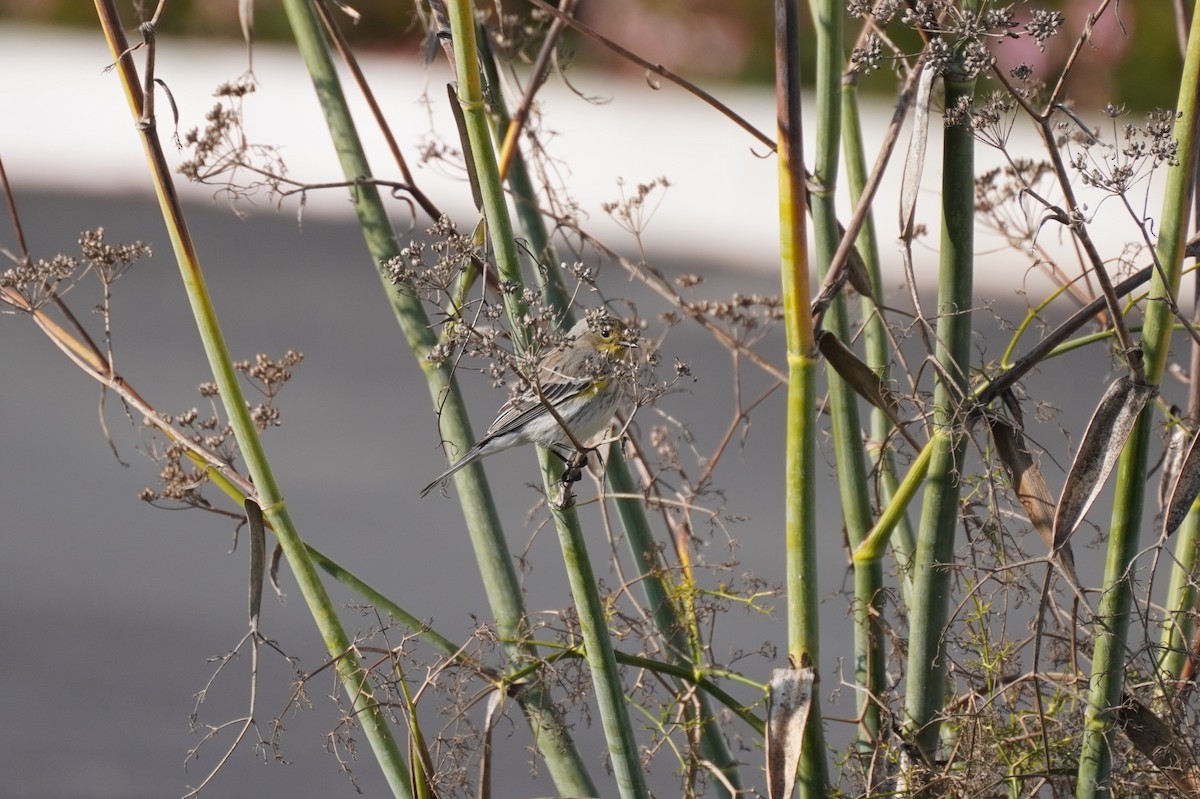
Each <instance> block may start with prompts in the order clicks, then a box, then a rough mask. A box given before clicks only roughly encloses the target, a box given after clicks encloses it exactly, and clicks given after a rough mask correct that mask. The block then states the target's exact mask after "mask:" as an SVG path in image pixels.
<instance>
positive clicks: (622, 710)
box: [538, 448, 650, 799]
mask: <svg viewBox="0 0 1200 799" xmlns="http://www.w3.org/2000/svg"><path fill="white" fill-rule="evenodd" d="M538 457H539V459H540V461H541V465H542V478H543V480H544V481H545V484H546V487H547V490H552V489H553V488H554V487H555V485H556V484H557V483H558V481H559V477H560V475H561V473H562V462H561V461H560V460H558V458H556V457H555V456H554V455H553V454H552V453H551V452H549V451H548V450H545V449H542V448H539V449H538ZM551 515H552V516H553V517H554V526H555V529H556V530H557V531H558V541H559V545H560V546H561V547H562V553H563V564H564V566H565V567H566V570H567V579H568V581H569V582H570V584H571V597H572V599H574V600H575V610H576V612H577V613H578V614H579V630H580V634H581V635H582V636H583V646H584V652H585V653H586V656H587V662H588V668H589V670H590V671H591V674H592V687H593V689H594V690H595V692H596V705H597V707H598V708H599V710H600V723H601V726H602V727H603V728H604V738H605V741H606V742H607V743H608V754H609V757H610V758H611V760H612V769H613V776H614V777H615V778H616V781H617V791H618V792H619V794H620V795H621V797H622V799H648V797H649V795H650V794H649V792H648V791H647V790H646V778H645V774H644V773H643V770H642V764H641V758H640V757H639V756H638V746H637V739H636V738H635V737H634V734H633V724H632V723H631V722H630V720H629V709H628V707H627V706H626V703H625V692H624V689H623V688H622V687H621V673H620V671H618V669H617V660H616V656H615V655H614V653H613V646H612V639H611V638H610V637H609V634H608V617H607V616H606V615H605V613H604V603H603V602H602V601H601V599H600V591H599V589H598V587H597V585H596V575H595V572H594V571H593V569H592V563H591V559H590V558H589V557H588V553H587V544H586V542H585V541H584V538H583V530H582V528H580V526H579V514H577V513H576V512H575V511H574V509H570V508H568V509H564V510H556V509H553V508H552V509H551Z"/></svg>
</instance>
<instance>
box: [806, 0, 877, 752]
mask: <svg viewBox="0 0 1200 799" xmlns="http://www.w3.org/2000/svg"><path fill="white" fill-rule="evenodd" d="M843 5H844V4H843V3H842V2H841V0H810V2H809V7H810V9H811V12H812V16H813V19H814V21H815V23H816V31H817V63H816V72H817V74H816V108H815V110H816V129H817V136H816V146H815V147H814V148H813V152H814V155H813V179H812V187H811V188H810V189H809V194H808V201H809V205H810V206H811V208H812V216H813V236H814V239H815V248H814V249H815V254H816V262H817V274H818V277H819V278H820V279H821V280H822V281H824V279H825V275H826V273H827V271H828V267H829V264H830V261H831V260H832V258H833V256H834V253H836V252H837V249H838V245H839V244H840V243H841V235H840V232H839V228H840V225H839V224H838V219H837V207H836V204H835V200H836V197H835V189H836V186H837V176H838V152H839V149H840V147H841V144H842V142H841V123H842V109H841V101H842V90H841V83H842V72H843V70H844V69H845V58H844V55H843V46H842V13H843V12H842V7H843ZM824 322H825V327H826V328H827V329H828V330H829V331H830V332H832V333H833V334H834V335H835V336H837V337H838V338H839V339H841V340H842V341H849V340H850V319H849V313H848V312H847V307H846V297H845V295H844V294H839V295H838V296H837V297H835V298H834V299H833V301H832V302H831V303H830V305H829V310H828V312H827V313H826V315H825V317H824ZM825 375H826V380H827V382H828V386H829V389H828V390H829V411H830V417H831V420H832V427H833V447H834V451H835V454H836V458H835V459H836V462H837V477H838V479H837V483H838V493H839V496H840V499H841V506H842V520H843V524H844V526H845V529H846V536H847V538H848V539H849V541H850V546H851V547H852V548H857V547H858V546H859V544H861V543H862V542H863V540H864V539H865V538H866V536H867V533H868V532H869V531H870V530H871V524H872V520H871V501H870V497H869V496H868V494H867V468H866V462H865V459H864V453H863V435H862V424H861V422H860V418H859V412H858V395H857V394H856V393H855V392H854V390H853V389H852V388H851V387H850V386H849V385H847V383H846V381H845V380H843V379H842V378H841V377H840V376H839V375H838V373H837V372H836V371H835V370H834V368H833V367H832V366H830V365H829V364H828V363H826V369H825ZM882 607H883V564H882V562H881V561H878V560H872V561H861V562H856V563H855V564H854V603H853V606H852V613H853V619H854V683H855V686H856V688H857V696H858V717H859V720H860V721H859V730H858V740H859V747H860V749H861V750H863V751H869V750H870V748H871V747H872V746H873V744H874V742H876V741H877V740H878V738H879V731H880V706H879V703H878V702H877V701H875V697H878V696H880V695H881V694H882V693H883V690H884V687H885V680H886V672H885V668H884V665H885V664H884V640H885V638H884V630H883V627H882Z"/></svg>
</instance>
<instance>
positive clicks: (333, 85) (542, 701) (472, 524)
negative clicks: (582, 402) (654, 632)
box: [284, 0, 597, 796]
mask: <svg viewBox="0 0 1200 799" xmlns="http://www.w3.org/2000/svg"><path fill="white" fill-rule="evenodd" d="M284 8H285V11H286V12H287V15H288V21H289V23H290V24H291V26H292V31H293V34H294V35H295V37H296V44H297V47H298V49H299V50H300V53H301V55H302V57H303V58H304V62H305V66H306V67H307V68H308V71H309V74H310V75H311V77H312V81H313V87H314V88H315V89H316V93H317V98H318V100H319V101H320V103H321V108H322V110H323V112H324V114H325V119H326V124H327V126H328V127H329V131H330V136H331V138H332V139H333V141H334V145H335V147H336V149H337V153H338V158H339V160H340V162H341V165H342V171H343V174H344V175H345V177H346V180H347V181H350V182H354V183H356V184H357V185H355V186H354V189H353V191H351V193H350V196H351V200H352V201H353V203H354V209H355V212H356V214H357V215H358V220H359V225H360V227H361V228H362V231H363V237H364V239H365V240H366V244H367V248H368V250H369V251H370V253H371V257H372V258H373V259H374V262H375V263H376V264H380V263H384V262H386V261H388V260H390V259H391V258H394V257H395V256H397V255H398V254H399V248H398V246H397V245H396V242H395V239H394V237H393V234H392V226H391V223H390V221H389V220H388V217H387V212H386V210H385V209H384V207H383V203H382V201H381V199H380V197H379V192H378V191H377V190H376V189H375V187H374V186H372V185H369V184H366V183H361V182H360V181H361V179H362V178H367V177H370V176H371V170H370V166H369V164H368V163H367V160H366V155H365V153H364V152H363V148H362V143H361V140H360V139H359V136H358V132H357V130H356V128H355V125H354V121H353V119H352V118H351V116H350V112H349V107H348V106H347V104H346V98H345V95H344V93H343V92H342V88H341V83H340V81H339V79H338V74H337V70H336V69H335V68H334V65H333V60H332V58H331V56H330V53H329V47H328V44H327V42H326V41H325V38H324V36H323V35H322V33H321V29H320V25H319V24H318V21H317V18H316V16H315V15H314V13H313V11H312V8H311V6H310V5H309V0H284ZM379 274H380V279H381V282H382V285H383V288H384V293H385V296H386V297H387V298H388V301H389V303H390V305H391V307H392V312H393V314H394V315H395V316H396V319H397V321H398V322H399V324H400V327H401V330H402V331H403V332H404V335H405V338H406V340H407V342H408V345H409V347H410V349H411V350H412V353H413V356H414V357H415V358H416V360H417V363H418V364H419V365H420V366H421V369H422V371H423V372H424V374H425V379H426V383H427V386H428V390H429V394H430V398H431V399H432V401H433V403H434V405H435V407H437V408H438V409H439V417H438V422H439V428H440V432H441V436H442V438H443V439H445V440H446V441H447V442H448V444H449V445H450V446H452V447H454V448H455V450H456V451H457V452H465V451H466V450H467V448H468V447H470V446H471V443H472V442H473V441H474V435H473V433H472V432H471V424H470V421H469V418H468V416H467V410H466V404H465V402H464V401H463V397H462V394H461V392H460V391H459V389H458V383H457V381H456V380H454V378H453V374H452V372H451V371H450V370H449V368H447V367H443V366H438V365H436V364H433V363H431V362H430V361H428V360H426V359H425V354H426V353H427V352H428V351H429V349H430V348H431V347H432V346H433V345H434V344H435V343H436V337H435V335H434V333H433V331H432V326H431V325H430V323H429V319H428V317H427V316H426V315H425V312H424V309H423V308H422V307H421V303H420V300H419V299H418V298H417V295H416V293H415V292H414V291H412V290H411V288H410V287H407V286H405V287H400V288H399V290H397V288H396V287H394V286H392V285H391V284H390V282H389V281H388V280H387V278H386V277H384V274H383V272H382V271H380V273H379ZM455 487H456V489H457V493H458V495H459V501H460V503H461V505H462V509H463V518H464V521H465V522H466V527H467V531H468V534H469V535H470V538H471V545H472V547H473V549H474V554H475V561H476V563H477V564H478V567H479V570H480V576H481V578H482V581H483V586H484V590H485V592H486V593H487V597H488V602H489V604H490V607H491V610H492V614H493V615H494V616H495V619H496V626H497V631H498V633H499V635H500V637H501V638H502V639H503V640H505V641H510V642H516V641H521V640H522V639H523V638H524V636H525V634H526V633H527V631H528V625H527V624H526V621H525V611H524V607H523V604H522V600H521V590H520V584H519V582H518V580H517V575H516V570H515V569H514V567H513V559H512V555H511V554H510V552H509V549H508V544H507V543H506V541H505V539H504V533H503V530H502V529H501V527H500V520H499V516H498V514H497V512H496V507H495V502H494V501H493V500H492V495H491V490H490V488H489V487H488V483H487V477H486V475H485V473H484V471H483V468H482V467H481V466H480V465H479V464H478V463H476V464H472V465H471V466H469V467H467V468H466V469H463V470H462V471H461V472H459V474H458V475H456V477H455ZM506 652H507V654H508V656H509V658H510V659H511V660H512V661H513V662H514V663H521V662H524V661H525V660H527V659H530V658H536V653H535V652H533V651H532V649H530V648H529V647H525V646H522V645H519V644H510V645H508V646H507V647H506ZM519 702H520V703H521V707H522V709H523V710H524V712H525V714H526V718H527V719H528V721H529V723H530V727H531V729H532V731H533V736H534V739H535V741H536V743H537V746H538V749H539V751H540V752H541V753H542V756H543V757H544V758H545V760H546V767H547V770H548V771H549V772H550V775H551V778H552V779H553V780H554V784H555V786H557V788H558V790H559V791H560V792H561V793H563V794H567V795H574V796H595V795H597V792H596V788H595V785H594V784H593V782H592V780H591V777H590V776H588V774H587V769H586V768H585V767H584V765H583V760H582V758H581V757H580V756H579V752H578V750H577V749H576V747H575V744H574V742H573V741H572V740H571V736H570V733H569V731H568V730H567V728H566V726H565V725H564V724H563V721H562V719H561V718H560V717H559V715H558V713H557V710H556V708H555V707H554V704H553V701H552V699H551V697H550V695H549V694H548V692H547V691H546V690H545V687H544V686H543V685H542V684H541V683H540V682H533V683H530V684H529V686H528V687H527V688H526V690H524V691H522V692H521V694H520V696H519Z"/></svg>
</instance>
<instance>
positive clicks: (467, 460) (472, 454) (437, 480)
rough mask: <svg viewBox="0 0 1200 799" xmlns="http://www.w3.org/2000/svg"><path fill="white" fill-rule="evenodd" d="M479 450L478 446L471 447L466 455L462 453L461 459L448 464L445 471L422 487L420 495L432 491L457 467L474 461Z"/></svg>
mask: <svg viewBox="0 0 1200 799" xmlns="http://www.w3.org/2000/svg"><path fill="white" fill-rule="evenodd" d="M479 451H480V448H479V447H478V446H474V447H471V449H470V450H469V451H468V452H467V454H466V455H464V456H463V457H462V459H461V460H457V461H455V462H454V463H452V464H450V468H449V469H447V470H446V471H444V472H442V473H441V474H439V475H438V476H437V477H435V478H434V480H433V482H432V483H430V484H429V485H427V486H425V487H424V488H422V489H421V496H425V495H426V494H428V493H429V492H430V491H432V490H433V489H434V487H435V486H436V485H437V484H438V483H440V482H442V481H443V480H445V479H446V478H448V477H452V476H453V475H454V473H455V472H457V471H458V470H459V469H462V468H463V467H465V466H467V465H468V464H469V463H471V462H472V461H474V460H475V459H476V458H478V457H479Z"/></svg>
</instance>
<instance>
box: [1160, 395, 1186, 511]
mask: <svg viewBox="0 0 1200 799" xmlns="http://www.w3.org/2000/svg"><path fill="white" fill-rule="evenodd" d="M1178 412H1179V409H1178V408H1172V413H1178ZM1187 438H1188V430H1187V428H1186V427H1184V426H1183V425H1182V424H1174V425H1171V428H1170V430H1169V432H1168V433H1167V446H1166V451H1165V452H1164V453H1163V461H1162V473H1161V474H1160V475H1159V477H1158V509H1159V510H1160V511H1163V512H1165V511H1166V510H1167V506H1168V505H1170V503H1171V492H1172V491H1174V490H1175V483H1176V481H1178V480H1179V474H1180V472H1181V471H1182V470H1183V455H1184V453H1185V452H1187V451H1188V445H1187Z"/></svg>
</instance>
